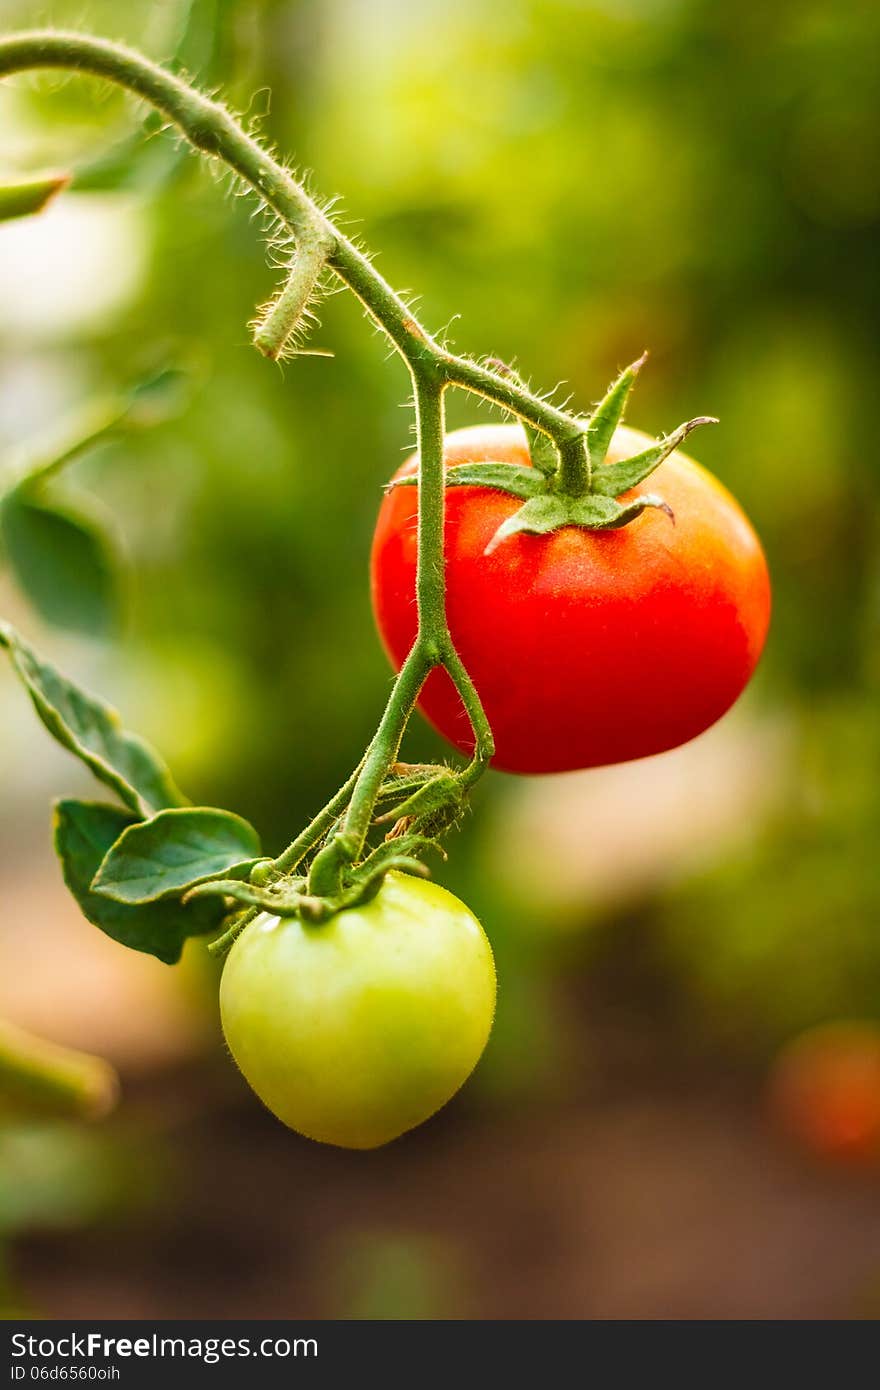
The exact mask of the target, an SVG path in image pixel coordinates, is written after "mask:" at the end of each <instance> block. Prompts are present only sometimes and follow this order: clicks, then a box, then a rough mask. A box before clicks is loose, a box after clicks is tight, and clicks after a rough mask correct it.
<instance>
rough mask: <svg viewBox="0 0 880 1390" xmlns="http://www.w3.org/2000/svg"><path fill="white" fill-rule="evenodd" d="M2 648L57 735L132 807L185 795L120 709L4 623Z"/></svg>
mask: <svg viewBox="0 0 880 1390" xmlns="http://www.w3.org/2000/svg"><path fill="white" fill-rule="evenodd" d="M0 647H5V648H6V650H7V651H8V652H9V655H10V657H11V659H12V666H13V669H14V671H15V673H16V675H18V677H19V678H20V680H21V681H22V683H23V684H24V686H25V688H26V690H27V692H28V694H29V695H30V697H31V700H32V701H33V704H34V708H35V709H36V711H37V714H38V715H39V716H40V719H41V720H42V721H43V723H44V724H45V726H46V728H47V729H48V730H49V733H50V734H51V735H52V737H53V738H54V739H57V741H58V742H59V743H60V744H61V746H62V747H63V748H66V749H67V750H68V751H69V752H71V753H73V754H74V756H75V757H77V758H79V759H80V760H81V761H82V762H84V763H85V764H86V766H87V767H88V768H90V769H91V771H92V772H93V773H94V775H95V776H96V777H97V778H98V780H99V781H100V782H103V783H104V785H105V786H107V787H110V788H111V789H112V790H113V791H114V792H115V793H116V794H117V796H119V797H120V799H121V800H122V801H123V802H124V803H125V805H126V806H127V807H128V808H129V810H131V811H134V812H135V814H136V815H137V816H139V817H144V816H150V815H152V814H153V813H154V812H155V811H158V810H162V809H163V808H164V807H167V806H180V805H181V804H182V803H183V797H182V795H181V793H180V792H179V791H178V789H177V787H176V786H175V784H174V780H173V778H172V776H171V773H170V772H169V770H168V768H167V766H166V764H165V763H164V762H163V761H162V759H161V758H160V757H159V755H158V753H156V752H154V750H153V749H152V748H151V747H150V745H149V744H148V743H145V742H144V740H143V739H140V738H138V737H137V735H136V734H130V733H128V732H127V731H126V730H125V729H123V728H122V725H121V721H120V719H119V715H118V714H117V713H116V711H115V710H114V709H113V708H112V707H111V706H110V705H108V704H106V703H105V702H104V701H103V700H101V699H99V698H98V696H96V695H89V694H88V693H87V692H86V691H84V690H82V689H80V687H79V686H77V685H75V684H74V683H73V681H70V680H68V679H67V678H66V677H65V676H63V675H62V674H61V672H60V671H58V670H56V668H55V667H54V666H51V665H50V664H49V662H47V661H43V660H42V658H41V657H39V656H38V655H37V653H36V652H35V651H34V650H33V648H32V647H30V646H28V644H27V643H26V642H25V641H23V639H22V638H21V637H19V635H18V633H17V632H15V630H14V629H13V628H11V627H10V626H9V624H8V623H0Z"/></svg>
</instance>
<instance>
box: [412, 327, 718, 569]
mask: <svg viewBox="0 0 880 1390" xmlns="http://www.w3.org/2000/svg"><path fill="white" fill-rule="evenodd" d="M646 358H647V353H645V354H643V355H642V356H641V357H640V358H638V360H637V361H635V362H632V363H630V365H629V366H628V367H626V368H624V370H623V371H622V372H621V373H620V375H619V376H618V377H617V378H616V380H615V381H613V382H612V384H611V386H610V387H609V388H608V390H607V392H606V393H605V395H604V396H603V398H602V400H601V401H600V402H599V403H598V405H597V406H596V407H595V408H594V410H593V411H592V413H591V414H590V415H589V416H588V417H587V418H586V419H585V420H584V422H583V428H582V431H581V433H580V434H578V435H576V436H575V437H574V438H572V439H568V440H565V441H564V442H562V443H557V442H554V441H553V440H552V439H551V438H550V437H549V436H548V435H546V434H544V433H543V432H542V431H540V430H537V429H535V428H534V427H533V426H531V425H530V424H528V422H526V421H523V426H524V429H525V432H526V436H527V439H528V444H529V454H530V457H531V467H529V466H527V465H524V464H517V463H501V462H498V461H494V460H486V461H483V460H475V461H474V462H472V463H461V464H456V465H454V466H452V467H450V468H447V470H446V486H447V487H488V488H493V489H495V490H496V491H499V492H508V493H510V494H511V496H513V497H519V498H521V499H522V501H523V506H522V507H520V508H519V510H518V511H516V512H514V514H513V515H512V516H511V517H508V519H507V520H506V521H505V522H504V523H503V525H501V526H500V527H499V528H498V530H497V531H496V532H495V534H494V535H493V537H492V539H491V540H490V541H489V544H488V545H487V546H486V550H485V553H486V554H487V555H490V554H491V553H492V551H493V550H495V549H497V547H498V546H499V545H501V544H502V543H503V542H504V541H505V540H507V539H508V538H509V537H510V536H513V535H516V534H517V532H521V531H525V532H528V533H530V534H531V535H539V536H546V535H549V534H550V533H551V532H553V531H558V530H560V529H561V527H563V526H578V527H581V528H582V529H583V530H587V531H611V530H616V529H618V528H620V527H622V526H628V525H629V524H630V522H632V521H635V519H636V518H637V517H639V516H641V514H642V512H644V511H646V510H648V509H654V510H659V511H663V512H665V513H666V514H667V516H668V517H669V518H670V520H671V521H672V522H673V524H674V522H675V516H674V514H673V511H672V508H671V507H670V506H669V504H668V503H667V502H665V501H664V500H663V498H662V497H658V496H656V495H655V494H654V493H641V494H639V495H638V496H636V497H633V498H629V499H627V500H625V501H621V500H619V499H621V498H622V497H623V495H624V494H625V493H627V492H629V491H631V489H632V488H634V487H637V486H638V484H639V483H641V482H644V480H645V478H647V477H649V476H650V475H651V474H652V473H653V472H654V470H655V469H656V468H658V467H659V465H660V464H661V463H662V462H663V460H664V459H666V458H668V457H669V455H670V454H671V453H673V452H674V450H675V449H678V448H679V447H680V445H681V444H682V443H683V442H684V440H685V439H686V438H687V436H688V435H689V434H690V432H691V430H694V429H696V428H697V427H698V426H699V425H714V424H717V423H718V421H717V420H716V419H715V417H714V416H712V415H700V416H697V417H696V418H695V419H693V420H687V421H685V423H684V424H682V425H679V426H678V428H677V429H675V430H673V431H672V433H671V434H668V435H665V436H664V437H663V438H662V439H659V440H657V442H656V443H655V444H652V445H651V446H650V447H649V448H647V449H643V450H642V451H641V452H640V453H638V454H633V455H631V456H630V457H629V458H625V459H620V460H618V461H617V462H615V463H606V458H607V455H608V450H609V447H610V445H611V441H612V439H613V437H614V431H615V430H616V429H617V426H618V425H619V424H620V423H621V421H622V419H623V414H624V410H625V407H626V402H627V399H628V397H629V394H630V391H631V390H632V388H633V385H634V384H635V380H636V377H637V376H638V373H639V371H640V369H641V367H642V366H643V365H644V362H645V360H646ZM496 365H498V364H496ZM505 371H506V372H507V374H508V375H511V376H514V375H515V373H513V371H512V369H510V368H505ZM417 485H418V478H417V477H416V476H412V477H404V478H396V479H394V480H393V481H392V482H391V483H390V484H389V489H391V488H396V487H414V486H417Z"/></svg>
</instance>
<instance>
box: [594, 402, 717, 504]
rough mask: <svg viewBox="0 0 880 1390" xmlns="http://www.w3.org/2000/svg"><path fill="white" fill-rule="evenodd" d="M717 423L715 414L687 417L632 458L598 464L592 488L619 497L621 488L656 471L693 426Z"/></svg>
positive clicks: (640, 480) (600, 492)
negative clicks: (683, 422) (688, 418)
mask: <svg viewBox="0 0 880 1390" xmlns="http://www.w3.org/2000/svg"><path fill="white" fill-rule="evenodd" d="M717 424H718V421H717V420H716V419H715V417H714V415H700V416H698V417H697V419H696V420H688V421H687V422H686V423H685V424H683V425H679V427H678V429H677V430H673V432H672V434H668V435H667V436H666V438H665V439H660V440H658V441H657V443H656V444H652V445H651V447H650V448H649V449H644V450H643V451H642V453H640V454H633V456H632V458H628V459H621V461H620V463H610V464H608V465H607V466H606V467H604V468H597V469H596V471H595V472H594V473H593V479H592V488H593V492H594V493H597V494H599V496H602V497H619V496H620V494H621V493H622V492H627V491H628V490H629V489H630V488H632V487H635V486H636V484H637V483H640V482H642V480H643V479H644V478H647V477H648V476H649V474H651V473H653V472H654V469H655V468H657V467H658V466H659V465H660V464H661V463H662V462H663V460H664V459H667V458H668V457H669V455H670V454H671V453H673V451H674V450H675V449H677V448H678V447H679V445H680V444H681V443H683V441H684V440H685V439H687V437H688V435H689V434H690V432H691V430H695V429H696V428H697V427H698V426H699V425H717Z"/></svg>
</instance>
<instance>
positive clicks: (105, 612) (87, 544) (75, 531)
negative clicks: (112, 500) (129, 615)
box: [0, 487, 119, 636]
mask: <svg viewBox="0 0 880 1390" xmlns="http://www.w3.org/2000/svg"><path fill="white" fill-rule="evenodd" d="M0 536H2V539H3V544H4V548H5V552H6V556H7V559H8V560H9V563H10V565H11V567H12V569H13V571H14V573H15V577H16V579H17V580H18V582H19V584H20V585H21V587H22V589H23V590H24V592H25V593H26V594H27V596H28V598H29V599H30V601H31V603H32V604H33V605H34V607H35V608H36V610H37V612H38V613H39V614H40V616H41V617H43V618H45V619H46V620H47V621H48V622H50V623H54V624H56V625H57V626H58V627H64V628H72V629H74V630H76V631H79V632H87V633H89V634H90V635H91V636H106V635H107V634H108V633H110V632H112V631H113V630H114V628H115V627H116V626H117V624H118V617H119V585H118V566H117V564H116V559H115V556H114V554H113V550H112V548H111V546H110V543H109V541H108V540H107V537H106V536H105V535H104V534H103V532H102V531H101V530H100V529H99V528H98V527H97V526H96V525H95V523H94V522H93V521H92V520H91V518H89V517H86V516H84V515H81V514H79V515H78V514H77V513H75V512H74V511H72V510H71V509H69V508H62V507H53V506H50V505H48V504H47V503H44V502H40V501H37V500H36V498H32V497H29V496H28V495H27V493H26V491H25V489H23V488H21V487H18V488H15V489H14V490H13V491H12V492H11V493H9V494H8V496H6V497H5V498H3V500H2V502H0Z"/></svg>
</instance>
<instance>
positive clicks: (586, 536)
mask: <svg viewBox="0 0 880 1390" xmlns="http://www.w3.org/2000/svg"><path fill="white" fill-rule="evenodd" d="M650 442H651V441H649V440H648V438H647V436H645V435H643V434H641V433H639V432H638V431H635V430H629V429H625V428H620V429H618V430H617V432H616V434H615V437H614V440H613V442H612V446H611V449H610V450H609V454H608V462H614V461H615V460H616V459H620V458H624V457H626V456H628V455H630V454H634V453H638V452H639V451H641V450H642V449H644V448H646V447H647V445H648V443H650ZM480 459H492V460H501V461H505V462H511V463H519V464H526V465H528V464H530V458H529V453H528V448H527V444H526V440H525V435H524V433H523V431H522V429H521V428H520V426H518V425H488V426H478V427H476V428H471V429H464V430H457V431H455V433H453V434H450V435H449V436H447V440H446V448H445V461H446V464H447V466H449V465H452V464H459V463H468V462H473V461H477V460H480ZM416 468H417V462H416V458H415V456H414V457H412V458H410V459H408V460H407V462H406V463H405V464H403V466H402V467H401V468H400V469H399V470H398V473H397V474H395V476H396V477H400V476H402V475H404V474H412V473H414V472H415V471H416ZM643 492H652V493H656V494H659V495H660V496H661V497H662V498H663V499H664V500H665V501H666V502H668V504H669V505H670V506H671V507H672V510H673V512H674V513H675V524H674V525H673V522H672V521H671V520H670V518H669V517H668V516H667V515H665V514H664V513H663V512H660V511H652V510H647V511H645V512H643V513H642V515H641V516H640V517H638V518H637V519H636V520H635V521H633V522H631V523H630V525H628V526H626V527H623V528H622V529H620V530H618V531H585V530H582V529H580V528H577V527H564V528H563V529H562V530H560V531H556V532H554V533H553V534H552V535H549V536H532V535H526V534H519V535H516V536H512V537H510V538H509V539H508V540H505V541H503V542H502V543H501V544H500V545H499V546H498V548H497V549H496V550H495V551H493V553H492V554H491V555H486V554H484V551H485V549H486V546H487V545H488V543H489V541H490V540H491V538H492V536H493V535H494V533H495V531H496V530H497V529H498V527H499V526H500V525H501V523H502V522H503V521H505V520H506V518H507V517H509V516H510V515H511V514H512V513H513V512H514V511H516V510H517V508H518V507H519V506H521V502H520V501H519V499H518V498H516V497H513V496H511V495H510V494H509V493H503V492H498V491H495V490H494V489H490V488H479V487H452V488H448V489H447V491H446V532H445V536H446V557H447V612H448V617H449V627H450V631H451V633H452V637H453V640H454V642H455V645H456V647H457V649H458V651H459V653H460V655H461V658H462V660H463V661H464V663H465V666H466V667H467V669H468V671H469V672H470V674H471V677H472V679H473V681H474V684H475V686H476V688H477V691H478V692H479V695H480V698H481V700H482V702H483V706H484V708H485V711H486V714H487V716H488V719H489V723H490V724H491V726H492V730H493V733H494V735H495V744H496V753H495V758H494V759H493V765H494V766H495V767H498V768H502V769H505V770H506V771H509V772H520V773H542V772H563V771H567V770H571V769H573V768H584V767H596V766H600V765H602V764H606V763H618V762H626V761H628V760H629V759H631V758H641V757H645V756H647V755H648V754H652V753H660V752H663V751H664V750H665V749H668V748H674V747H676V746H677V745H678V744H681V743H686V742H687V741H688V740H689V739H692V738H694V737H695V736H696V735H697V734H699V733H702V731H703V730H704V729H707V728H708V727H709V726H710V725H711V724H713V723H714V722H715V721H716V719H719V718H720V716H721V715H722V714H724V713H725V711H726V710H728V709H729V708H730V706H731V705H732V704H733V702H734V701H735V700H736V698H737V697H738V695H739V694H740V693H741V691H742V690H743V688H744V687H745V685H746V684H747V682H748V680H749V678H750V676H751V675H752V672H753V671H754V669H755V666H756V664H757V661H758V658H759V656H760V654H761V649H762V647H763V645H764V640H765V637H766V634H767V627H768V623H769V617H770V581H769V576H768V573H767V564H766V561H765V559H764V554H763V551H762V550H761V545H760V542H759V541H758V538H757V536H756V535H755V532H754V530H753V529H752V527H751V525H750V523H749V521H748V519H747V517H746V516H745V514H744V513H743V511H742V510H741V508H740V507H739V505H738V503H737V502H736V501H735V499H734V498H733V497H732V496H731V495H730V493H729V492H728V491H727V490H726V488H724V487H722V485H721V484H720V483H719V482H718V481H717V480H716V479H715V478H713V477H712V475H711V474H710V473H707V472H706V470H705V469H703V468H701V467H700V465H699V464H698V463H695V462H694V461H693V460H692V459H689V458H687V457H686V456H685V455H684V454H680V453H674V454H672V455H670V457H669V458H668V459H667V460H666V461H665V462H664V463H663V464H661V465H660V467H659V468H658V469H657V470H656V471H655V472H654V473H653V474H652V475H651V476H650V478H648V479H646V481H645V482H644V483H642V484H640V485H639V486H638V487H636V488H634V489H633V491H632V493H628V494H626V496H627V497H629V496H635V495H636V494H638V493H643ZM416 516H417V489H416V488H414V487H403V488H395V489H393V490H392V491H391V492H389V493H387V494H386V496H385V498H384V500H383V502H382V507H381V509H380V512H379V518H378V522H377V525H376V532H375V537H374V541H373V553H372V594H373V610H374V613H375V615H376V621H377V624H378V627H379V632H380V634H381V637H382V641H383V643H384V645H385V649H386V651H387V652H388V655H389V656H390V658H391V661H392V662H393V663H394V665H395V666H396V667H398V668H399V667H400V665H401V664H402V662H403V661H404V659H405V657H406V655H407V653H408V651H409V650H410V647H411V646H412V643H413V641H414V639H415V635H416V603H415V574H416ZM420 708H421V709H422V711H423V713H424V714H425V715H426V716H427V717H428V719H429V720H430V722H431V723H432V724H433V725H434V726H435V728H437V729H439V731H440V732H441V733H442V734H444V735H445V737H446V738H448V739H449V740H450V742H452V743H453V744H455V746H456V747H457V748H459V749H460V750H461V751H462V752H464V753H469V752H471V751H472V749H473V736H472V734H471V730H470V725H469V723H468V719H467V716H466V714H465V712H464V709H463V707H462V704H461V701H460V699H459V697H458V694H457V692H456V691H455V689H454V687H453V685H452V682H451V681H450V679H449V677H448V676H447V674H446V672H445V671H436V672H434V673H432V675H431V676H430V677H429V679H428V681H427V683H426V685H425V688H424V690H423V692H422V698H421V700H420Z"/></svg>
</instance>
